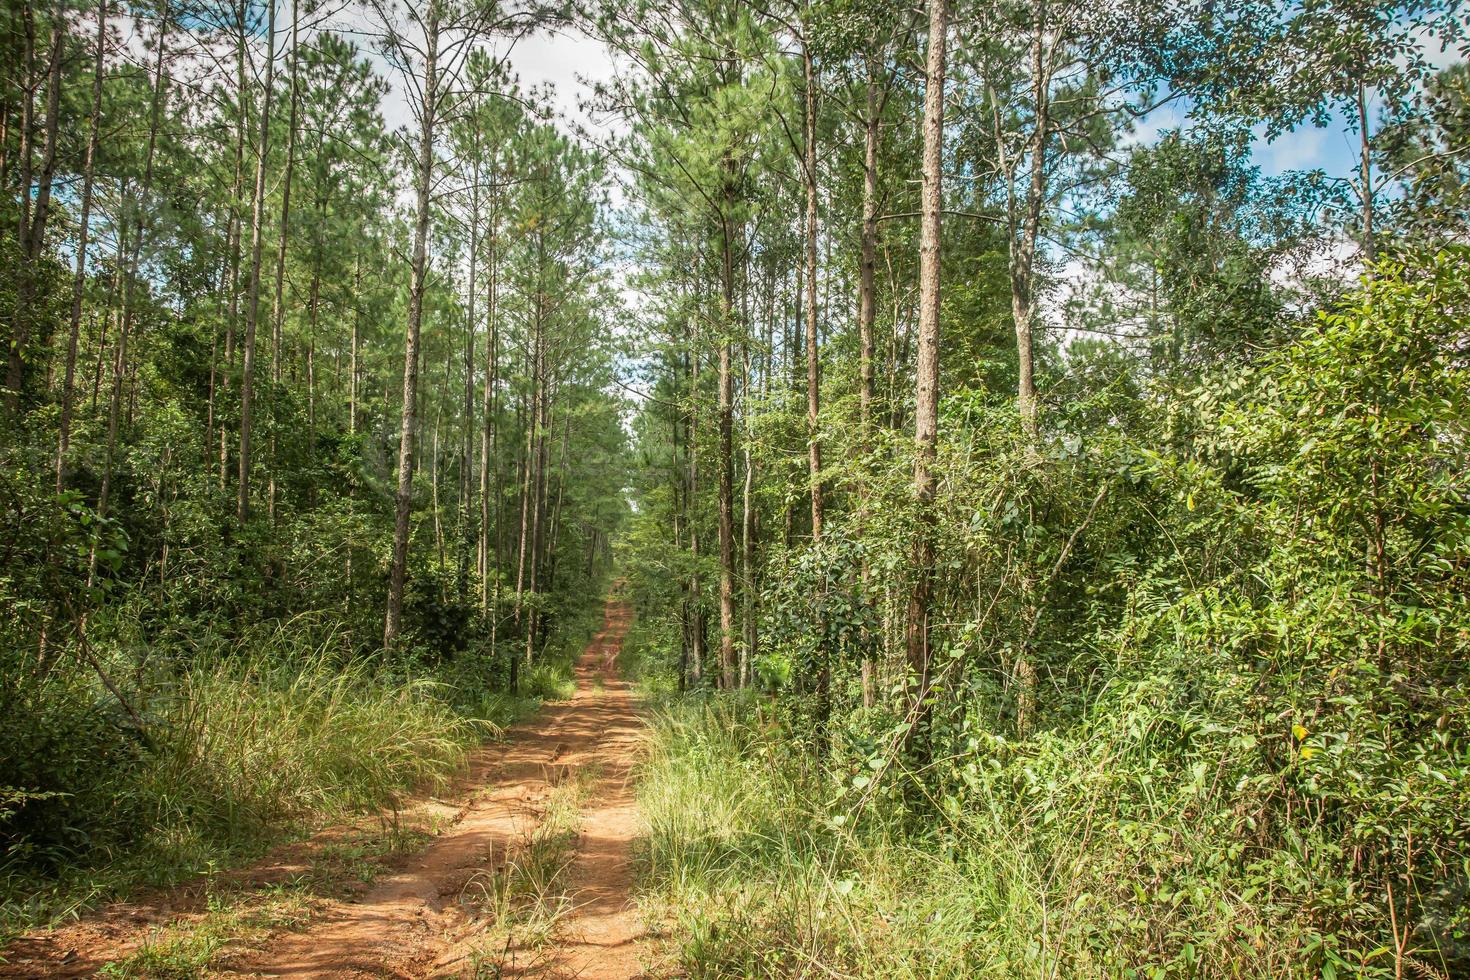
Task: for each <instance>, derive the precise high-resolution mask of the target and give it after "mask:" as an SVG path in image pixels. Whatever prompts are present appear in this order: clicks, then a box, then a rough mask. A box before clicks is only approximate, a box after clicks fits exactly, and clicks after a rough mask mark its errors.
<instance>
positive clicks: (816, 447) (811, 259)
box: [801, 42, 823, 541]
mask: <svg viewBox="0 0 1470 980" xmlns="http://www.w3.org/2000/svg"><path fill="white" fill-rule="evenodd" d="M801 60H802V71H803V73H804V75H805V79H806V97H805V100H806V148H805V149H806V159H805V165H804V166H803V168H802V169H803V174H804V176H805V178H806V431H807V467H808V470H809V473H808V477H809V479H810V482H811V498H812V540H813V541H820V540H821V539H822V510H823V508H822V440H821V435H820V432H819V430H818V424H819V423H818V412H819V409H820V407H821V405H820V400H821V399H820V384H821V378H820V376H819V369H820V354H821V350H820V348H819V347H818V344H817V83H816V72H815V70H814V66H813V64H812V52H811V46H810V44H809V43H806V42H803V44H802V49H801Z"/></svg>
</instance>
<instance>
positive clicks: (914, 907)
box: [639, 698, 1443, 980]
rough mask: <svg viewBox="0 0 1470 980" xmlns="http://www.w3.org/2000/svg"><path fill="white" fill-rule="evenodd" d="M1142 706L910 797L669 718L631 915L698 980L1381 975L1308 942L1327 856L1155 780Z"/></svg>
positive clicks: (705, 703)
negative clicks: (640, 912)
mask: <svg viewBox="0 0 1470 980" xmlns="http://www.w3.org/2000/svg"><path fill="white" fill-rule="evenodd" d="M1145 708H1146V706H1141V705H1135V706H1134V709H1133V711H1132V713H1131V714H1130V713H1129V711H1128V710H1127V709H1126V708H1125V706H1124V705H1123V704H1121V703H1120V704H1119V705H1118V713H1117V715H1116V716H1113V717H1104V718H1100V719H1097V720H1094V721H1093V722H1091V723H1087V724H1083V725H1079V726H1077V727H1076V728H1074V729H1071V730H1067V731H1063V732H1057V733H1048V734H1045V735H1041V736H1038V737H1036V738H1034V739H1032V740H1029V741H1028V742H1026V743H1022V744H1001V743H1000V742H996V743H994V744H991V743H986V744H984V745H981V746H979V747H977V748H976V749H975V750H974V751H973V752H971V753H969V754H968V755H967V756H965V757H955V758H949V759H943V760H938V761H936V762H935V763H933V764H932V766H931V768H930V769H929V771H927V772H926V774H925V777H924V779H923V781H922V782H921V781H918V780H915V779H913V778H912V777H911V776H910V775H909V774H908V773H900V772H898V771H897V769H898V764H897V763H895V764H894V765H893V766H892V767H891V768H890V769H889V770H887V771H886V772H883V773H879V772H877V771H876V767H875V766H869V765H864V764H863V763H862V760H861V759H860V758H857V757H855V758H853V759H851V760H848V759H845V758H844V755H845V754H848V753H844V750H843V748H842V747H841V746H840V745H839V746H837V747H834V750H833V752H832V753H831V754H830V755H829V757H828V758H827V759H826V760H825V762H823V763H821V764H817V763H814V762H813V761H812V757H811V756H810V754H809V753H807V752H805V751H802V750H793V749H792V748H791V745H790V742H791V737H792V733H791V731H790V730H789V728H788V723H789V721H790V720H791V719H790V717H789V716H783V714H782V713H781V709H779V708H776V707H772V706H770V705H767V704H764V703H758V702H755V701H753V700H748V699H740V698H720V699H715V700H700V699H687V700H682V701H675V702H672V703H671V704H668V705H666V706H665V707H663V708H662V709H661V710H659V711H658V712H656V713H655V714H654V716H653V737H652V739H651V743H650V748H649V752H648V755H647V757H646V759H645V760H644V762H643V763H642V766H641V772H640V784H639V802H640V806H641V808H642V810H643V813H644V817H645V820H646V822H647V825H648V836H647V840H646V842H645V844H644V851H643V854H642V881H643V903H644V910H645V914H646V916H647V917H648V918H649V920H650V922H651V923H653V924H654V925H655V927H656V928H655V932H656V934H659V935H662V936H663V937H664V938H665V952H666V954H667V956H668V958H669V959H670V960H671V961H673V968H675V969H678V970H680V971H683V972H684V973H685V974H687V975H689V976H699V977H786V976H809V975H810V976H815V975H827V976H834V975H840V976H868V977H900V978H903V977H914V978H918V977H955V978H962V977H963V978H972V977H973V978H990V977H994V978H997V980H1000V978H1017V977H1019V978H1038V980H1039V978H1053V977H1068V976H1085V977H1140V978H1150V980H1152V978H1164V977H1258V976H1273V977H1300V978H1307V977H1312V978H1316V977H1348V976H1377V975H1380V973H1382V972H1383V971H1384V970H1385V969H1387V970H1390V971H1391V970H1392V966H1393V954H1392V951H1391V950H1387V949H1377V950H1371V949H1370V950H1364V951H1362V952H1361V953H1360V952H1359V951H1358V950H1356V949H1355V948H1354V947H1353V946H1352V945H1351V944H1350V943H1348V942H1347V941H1346V939H1345V938H1344V937H1341V936H1338V935H1335V934H1333V933H1332V932H1330V931H1329V930H1328V929H1327V928H1326V927H1325V923H1327V922H1330V921H1331V920H1330V919H1329V918H1328V916H1327V913H1328V912H1330V911H1331V910H1332V909H1333V906H1334V903H1336V902H1341V901H1343V900H1345V898H1346V899H1347V900H1351V898H1352V896H1351V895H1348V896H1344V895H1342V894H1339V891H1340V889H1341V888H1342V887H1343V885H1342V883H1341V880H1340V879H1338V878H1334V877H1331V876H1330V872H1331V868H1332V861H1333V860H1334V859H1335V855H1336V853H1337V852H1336V851H1335V850H1334V847H1333V841H1332V839H1331V838H1330V836H1328V835H1327V834H1325V833H1323V832H1320V831H1318V832H1314V831H1313V830H1312V829H1311V828H1310V827H1307V828H1302V829H1300V830H1299V831H1298V832H1297V833H1295V834H1294V835H1292V836H1291V837H1290V838H1289V839H1281V840H1276V839H1271V838H1268V837H1266V836H1265V835H1264V834H1262V833H1261V832H1259V830H1255V831H1253V830H1251V829H1250V828H1251V826H1252V820H1251V816H1250V813H1249V812H1248V810H1249V808H1250V807H1251V805H1252V804H1251V799H1250V797H1249V794H1246V793H1242V792H1238V791H1237V790H1236V788H1235V786H1234V784H1233V782H1231V783H1227V784H1219V783H1218V782H1217V781H1216V780H1215V778H1214V775H1215V773H1214V771H1213V770H1212V771H1210V772H1207V773H1206V774H1205V776H1204V777H1203V778H1198V779H1188V778H1184V779H1174V778H1173V777H1171V776H1170V775H1169V769H1168V768H1167V762H1168V760H1166V759H1164V758H1162V757H1160V756H1159V754H1158V753H1157V752H1156V751H1153V750H1151V749H1150V748H1149V747H1148V745H1147V744H1144V743H1145V742H1146V741H1147V739H1146V738H1145V739H1144V742H1140V740H1139V738H1138V737H1135V736H1138V734H1139V733H1140V732H1142V733H1144V734H1145V735H1146V734H1147V732H1148V729H1147V726H1145V725H1142V724H1141V720H1142V719H1143V718H1144V717H1145V714H1146V711H1145ZM1130 732H1131V733H1133V734H1132V735H1130V734H1129V733H1130ZM842 738H843V736H841V735H839V736H838V740H839V741H840V740H841V739H842ZM1222 745H1224V743H1222ZM1221 761H1222V762H1223V760H1221ZM849 763H851V764H849ZM961 770H964V771H963V772H961ZM1187 771H1188V770H1186V772H1187ZM1196 771H1198V770H1196ZM1255 825H1256V826H1257V827H1258V828H1259V827H1260V826H1262V825H1261V824H1260V823H1259V822H1257V823H1256V824H1255ZM1404 961H1405V963H1406V964H1408V965H1409V968H1411V969H1417V970H1420V971H1421V972H1422V973H1423V975H1425V976H1434V975H1437V974H1436V973H1435V971H1436V970H1441V971H1442V969H1443V968H1442V967H1441V966H1439V965H1438V963H1437V962H1436V958H1435V957H1434V956H1433V955H1432V953H1413V952H1406V953H1405V954H1404ZM1389 975H1391V973H1390V974H1389ZM1410 975H1414V974H1410Z"/></svg>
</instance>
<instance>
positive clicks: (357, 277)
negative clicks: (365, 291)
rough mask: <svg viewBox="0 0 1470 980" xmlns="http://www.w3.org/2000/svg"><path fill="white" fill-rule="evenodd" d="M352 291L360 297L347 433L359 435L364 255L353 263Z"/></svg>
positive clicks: (354, 328)
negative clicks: (358, 412)
mask: <svg viewBox="0 0 1470 980" xmlns="http://www.w3.org/2000/svg"><path fill="white" fill-rule="evenodd" d="M352 291H353V295H354V296H356V297H358V298H359V299H358V301H354V303H353V308H352V340H351V345H352V351H351V354H350V364H349V365H348V369H347V433H348V434H349V435H354V436H355V435H357V398H358V382H359V380H360V377H359V374H360V372H359V370H358V367H357V348H358V345H359V344H360V343H361V333H362V313H361V312H359V302H360V298H361V296H362V255H361V253H359V254H357V255H356V256H355V257H354V259H353V263H352Z"/></svg>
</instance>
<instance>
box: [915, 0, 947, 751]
mask: <svg viewBox="0 0 1470 980" xmlns="http://www.w3.org/2000/svg"><path fill="white" fill-rule="evenodd" d="M946 4H947V0H930V2H929V53H928V61H927V66H926V71H925V83H924V133H923V137H924V158H923V159H924V163H923V167H924V176H923V191H922V198H921V202H920V204H921V219H920V221H921V223H920V231H919V361H918V372H917V377H916V390H915V398H914V442H915V452H914V496H915V498H916V500H917V503H918V528H917V529H916V532H915V535H914V546H913V572H914V584H913V591H912V592H911V594H910V596H909V612H908V637H907V638H908V661H909V671H910V673H911V674H912V688H911V691H912V695H913V700H914V705H913V713H912V716H911V718H912V722H913V727H912V728H911V732H917V731H919V730H920V729H921V728H922V727H923V724H924V722H925V721H926V720H927V717H928V707H927V704H928V689H929V663H930V653H929V604H930V598H931V596H930V592H931V588H932V585H931V578H932V576H933V572H934V534H935V526H934V525H935V516H934V471H933V466H934V460H935V449H936V439H937V433H938V425H939V287H940V281H939V275H940V262H939V260H940V251H939V250H940V237H939V236H940V220H941V208H942V206H943V199H944V195H943V186H942V183H943V163H944V67H945V65H944V59H945V39H946V34H947V30H948V24H947V20H948V11H947V9H946Z"/></svg>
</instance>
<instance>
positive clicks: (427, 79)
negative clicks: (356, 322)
mask: <svg viewBox="0 0 1470 980" xmlns="http://www.w3.org/2000/svg"><path fill="white" fill-rule="evenodd" d="M424 35H425V45H424V83H423V89H422V92H423V105H422V106H421V107H420V125H419V147H418V157H419V158H418V173H417V174H415V177H416V178H417V180H416V184H417V186H416V188H415V201H414V208H415V211H414V228H413V260H412V267H411V270H410V272H411V276H412V278H411V280H410V284H409V291H408V330H407V334H406V336H405V338H404V344H403V413H402V423H401V425H400V427H399V434H398V492H397V494H396V497H395V501H394V503H395V507H394V520H393V564H392V567H391V570H390V572H389V576H388V609H387V613H386V615H385V616H384V617H383V647H384V649H388V648H391V647H392V646H393V644H394V642H395V641H397V639H398V630H399V626H400V622H401V620H402V618H403V586H404V582H405V580H406V579H407V577H408V532H409V521H410V520H411V518H412V516H413V460H414V433H415V430H416V427H417V424H418V418H417V415H416V413H417V410H418V385H419V328H420V326H421V325H422V323H423V314H424V278H425V273H426V271H427V268H426V267H427V265H428V237H429V205H430V199H429V194H430V189H431V188H432V186H433V166H434V121H435V113H436V112H437V110H438V105H437V100H438V95H439V92H438V84H439V79H438V72H437V65H436V60H435V59H436V58H437V56H438V53H439V4H437V3H430V4H428V13H427V17H426V18H425V23H424Z"/></svg>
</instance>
